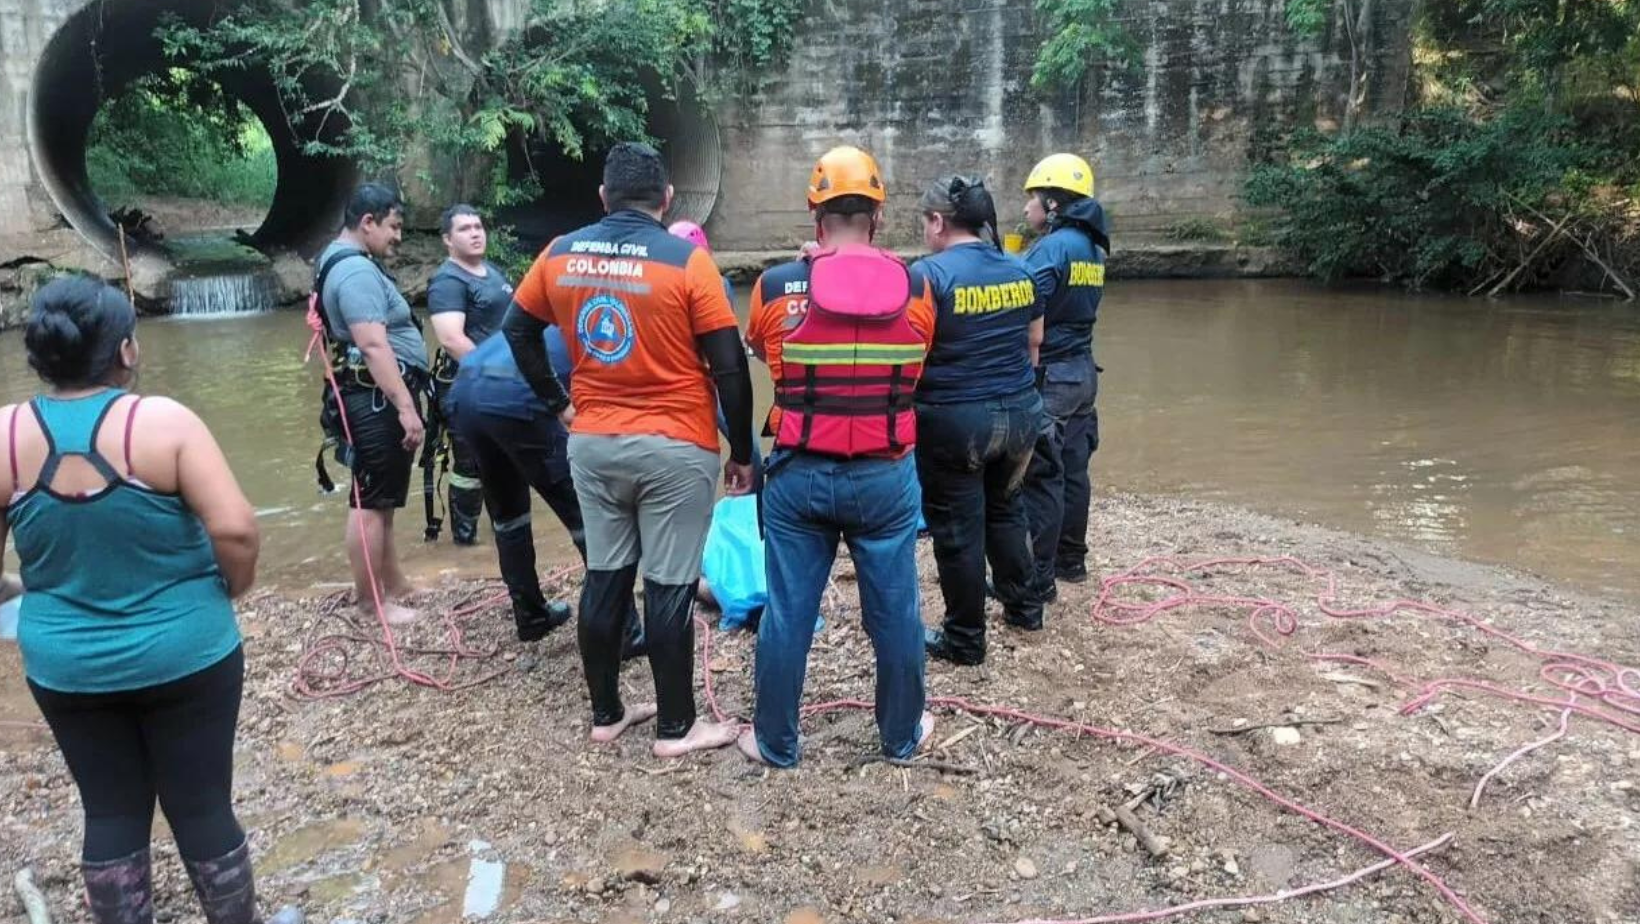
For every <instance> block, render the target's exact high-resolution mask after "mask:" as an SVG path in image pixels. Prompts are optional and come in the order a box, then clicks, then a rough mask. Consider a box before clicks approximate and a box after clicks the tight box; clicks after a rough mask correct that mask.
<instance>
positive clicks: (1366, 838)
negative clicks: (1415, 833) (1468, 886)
mask: <svg viewBox="0 0 1640 924" xmlns="http://www.w3.org/2000/svg"><path fill="white" fill-rule="evenodd" d="M697 625H699V626H700V627H701V628H702V630H703V631H702V637H703V641H702V645H701V663H702V675H703V677H704V684H703V686H704V690H705V695H706V701H707V705H708V707H709V708H710V709H711V711H712V715H713V716H714V717H715V718H716V720H717V721H719V722H728V721H730V719H729V717H728V716H727V715H726V714H725V713H724V711H723V709H722V708H721V707H720V706H719V705H718V702H717V694H716V691H715V690H714V689H713V687H712V671H711V663H712V631H711V628H710V627H709V626H707V625H706V624H705V622H704V620H701V621H699V622H698V623H697ZM928 705H930V706H936V707H942V708H946V709H950V710H953V711H956V712H965V713H968V714H969V715H976V716H996V717H998V718H1007V719H1012V720H1014V721H1016V722H1027V723H1029V724H1031V725H1035V726H1037V727H1040V728H1048V729H1053V730H1056V731H1069V732H1074V733H1075V734H1076V736H1077V737H1078V738H1080V737H1083V736H1086V737H1090V738H1102V739H1104V740H1107V741H1122V742H1128V743H1132V744H1139V745H1144V746H1148V747H1151V748H1154V749H1156V750H1158V751H1162V752H1165V753H1168V754H1173V755H1176V756H1178V757H1183V758H1185V759H1187V760H1191V761H1194V762H1195V763H1198V764H1201V765H1202V766H1204V767H1207V768H1209V769H1211V770H1215V771H1217V772H1219V773H1222V774H1224V775H1225V776H1227V777H1229V778H1230V779H1232V780H1235V781H1236V782H1237V783H1239V784H1240V785H1242V786H1243V787H1245V788H1247V789H1250V790H1252V791H1253V792H1256V793H1258V794H1259V795H1261V796H1263V797H1264V798H1266V799H1268V800H1270V801H1271V802H1274V803H1275V804H1277V805H1279V806H1281V807H1282V808H1285V809H1287V810H1288V811H1290V812H1293V813H1294V814H1296V815H1298V816H1300V817H1302V818H1307V819H1309V820H1310V821H1313V822H1315V823H1316V824H1319V825H1322V826H1324V827H1327V828H1331V829H1332V830H1334V831H1338V832H1340V833H1341V834H1344V835H1346V836H1348V837H1350V838H1352V839H1354V840H1356V841H1358V842H1360V843H1361V844H1364V845H1366V846H1367V847H1370V848H1372V849H1373V850H1374V851H1376V852H1378V853H1381V854H1383V855H1384V856H1386V857H1388V858H1390V860H1391V861H1392V862H1394V863H1399V864H1400V865H1402V866H1405V867H1406V868H1407V869H1409V870H1411V871H1412V872H1414V873H1416V874H1417V875H1418V876H1420V877H1422V878H1423V879H1424V880H1425V881H1426V882H1428V883H1429V884H1430V885H1431V886H1433V887H1434V888H1435V890H1436V891H1437V892H1439V893H1440V894H1441V896H1442V897H1443V898H1445V899H1446V900H1447V902H1448V903H1450V904H1451V905H1452V906H1453V907H1454V908H1456V909H1458V911H1459V913H1460V914H1462V915H1463V916H1464V918H1465V919H1467V920H1469V921H1470V922H1472V924H1486V919H1485V918H1483V917H1481V916H1480V913H1479V912H1477V911H1475V909H1473V908H1471V907H1470V906H1469V904H1468V903H1467V902H1465V901H1464V899H1463V897H1462V896H1460V895H1458V893H1457V892H1455V891H1453V889H1452V887H1451V886H1449V885H1447V883H1446V881H1445V880H1444V879H1442V878H1441V877H1440V876H1437V875H1436V874H1435V873H1433V872H1431V871H1430V870H1429V869H1428V868H1426V867H1424V866H1423V865H1422V864H1420V863H1417V862H1415V861H1414V860H1413V854H1408V853H1402V852H1400V851H1398V850H1396V849H1395V848H1394V847H1391V846H1390V845H1389V844H1387V843H1385V842H1384V841H1383V840H1381V839H1379V838H1377V837H1374V836H1372V835H1371V834H1368V833H1366V832H1364V831H1361V830H1359V829H1357V828H1354V827H1352V826H1350V825H1348V824H1345V823H1344V822H1342V821H1338V820H1336V819H1333V818H1330V817H1328V816H1326V815H1323V814H1321V813H1320V812H1318V811H1315V810H1314V809H1310V808H1306V807H1305V806H1303V805H1300V804H1299V803H1297V802H1295V801H1293V800H1292V799H1289V798H1287V797H1285V796H1283V795H1281V794H1279V793H1277V792H1276V791H1275V790H1273V789H1271V788H1269V787H1268V786H1266V785H1264V784H1263V783H1260V782H1259V781H1258V780H1256V779H1254V778H1252V777H1251V776H1248V775H1247V774H1245V773H1242V772H1241V771H1240V770H1237V769H1236V768H1234V767H1232V766H1230V765H1229V764H1226V763H1223V762H1221V761H1218V760H1215V759H1213V758H1211V757H1208V756H1207V755H1205V754H1202V753H1200V752H1198V751H1194V750H1191V749H1190V748H1187V747H1184V746H1183V745H1178V744H1174V743H1172V742H1169V741H1163V740H1161V739H1159V738H1151V737H1149V736H1147V735H1140V734H1135V733H1133V732H1124V731H1118V730H1116V729H1112V728H1102V727H1100V726H1097V725H1087V724H1084V723H1081V722H1073V721H1071V720H1069V719H1058V718H1053V717H1051V716H1039V715H1034V714H1032V713H1028V712H1022V711H1020V710H1018V709H1011V708H1008V707H1005V706H987V705H978V704H975V703H971V702H969V701H968V700H965V699H962V698H959V697H952V696H934V697H929V699H928ZM872 708H873V706H872V704H871V703H868V702H865V701H863V700H857V699H841V700H833V701H831V702H825V703H816V704H814V705H810V706H805V707H803V709H802V715H804V716H812V715H818V714H820V713H824V712H832V711H837V710H843V709H849V710H870V709H872ZM1139 920H1143V919H1139Z"/></svg>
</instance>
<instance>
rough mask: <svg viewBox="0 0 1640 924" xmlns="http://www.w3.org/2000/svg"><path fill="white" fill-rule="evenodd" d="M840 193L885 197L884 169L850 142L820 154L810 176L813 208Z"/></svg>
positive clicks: (872, 197) (873, 198)
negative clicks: (879, 168) (878, 166)
mask: <svg viewBox="0 0 1640 924" xmlns="http://www.w3.org/2000/svg"><path fill="white" fill-rule="evenodd" d="M841 196H865V197H866V198H867V199H870V200H872V201H874V202H883V201H885V200H887V199H888V189H887V187H885V186H884V185H883V172H882V171H881V170H878V169H877V161H876V160H874V159H872V156H871V155H870V154H867V153H866V152H864V151H862V150H860V149H859V148H856V147H853V146H851V145H846V144H845V145H843V146H842V147H836V148H832V149H831V150H829V151H827V152H826V153H824V154H822V155H820V160H819V161H818V162H817V163H815V165H814V173H813V174H811V175H810V176H809V208H811V209H812V208H816V207H818V206H819V205H821V204H822V203H825V202H830V201H831V200H833V199H836V198H839V197H841Z"/></svg>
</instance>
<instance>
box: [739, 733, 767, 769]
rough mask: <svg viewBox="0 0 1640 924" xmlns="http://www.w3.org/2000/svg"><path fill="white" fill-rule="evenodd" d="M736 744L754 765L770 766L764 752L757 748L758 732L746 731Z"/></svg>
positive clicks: (741, 734)
mask: <svg viewBox="0 0 1640 924" xmlns="http://www.w3.org/2000/svg"><path fill="white" fill-rule="evenodd" d="M735 744H736V745H738V746H739V747H740V753H742V754H744V755H746V759H747V760H749V761H751V762H752V763H754V764H763V765H764V766H769V761H768V760H767V759H765V758H764V756H763V750H762V749H761V748H759V747H758V746H757V732H754V731H752V730H751V729H749V728H748V729H746V730H745V731H743V732H741V733H740V737H739V738H737V739H735Z"/></svg>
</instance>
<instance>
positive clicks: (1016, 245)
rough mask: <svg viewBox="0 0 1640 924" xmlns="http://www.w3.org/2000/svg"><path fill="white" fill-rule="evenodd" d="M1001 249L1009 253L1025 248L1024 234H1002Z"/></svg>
mask: <svg viewBox="0 0 1640 924" xmlns="http://www.w3.org/2000/svg"><path fill="white" fill-rule="evenodd" d="M1002 249H1003V250H1006V251H1008V252H1009V253H1019V252H1020V251H1022V250H1024V249H1025V235H1023V234H1004V235H1003V236H1002Z"/></svg>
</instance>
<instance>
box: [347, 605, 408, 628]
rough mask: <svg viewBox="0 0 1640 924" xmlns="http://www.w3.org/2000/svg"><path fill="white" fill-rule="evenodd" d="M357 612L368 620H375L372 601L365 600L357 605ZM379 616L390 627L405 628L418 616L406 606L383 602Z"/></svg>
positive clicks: (374, 608)
mask: <svg viewBox="0 0 1640 924" xmlns="http://www.w3.org/2000/svg"><path fill="white" fill-rule="evenodd" d="M359 611H360V612H362V613H364V614H365V616H366V617H368V618H370V619H375V618H376V604H375V602H374V601H371V600H366V601H364V602H363V603H361V604H359ZM381 615H382V617H383V618H384V619H386V620H387V624H388V625H390V626H405V625H409V624H410V623H413V622H415V621H416V619H417V617H418V616H419V615H420V614H418V613H417V612H416V611H415V610H413V609H410V608H409V607H407V606H400V605H398V604H397V603H392V602H390V601H387V600H383V601H382V611H381Z"/></svg>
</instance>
